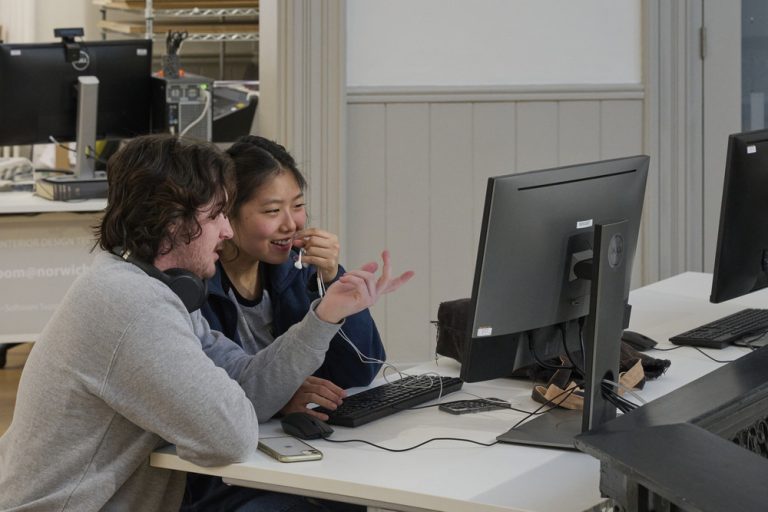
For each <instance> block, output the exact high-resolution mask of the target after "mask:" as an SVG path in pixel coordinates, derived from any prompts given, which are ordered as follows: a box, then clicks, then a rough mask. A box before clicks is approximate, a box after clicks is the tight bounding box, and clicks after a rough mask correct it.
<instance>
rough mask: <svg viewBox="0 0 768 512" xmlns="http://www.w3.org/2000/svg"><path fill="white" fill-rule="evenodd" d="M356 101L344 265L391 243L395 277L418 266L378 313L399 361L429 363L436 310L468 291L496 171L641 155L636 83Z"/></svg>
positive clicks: (392, 92)
mask: <svg viewBox="0 0 768 512" xmlns="http://www.w3.org/2000/svg"><path fill="white" fill-rule="evenodd" d="M348 101H349V107H348V109H349V115H348V145H347V147H348V179H347V198H348V206H347V219H348V221H347V233H346V237H345V242H346V248H347V253H346V255H344V256H343V258H342V259H343V261H344V262H346V264H347V265H348V266H355V265H358V264H361V263H364V262H366V261H370V260H371V259H375V258H377V257H378V254H377V252H376V250H377V248H381V249H383V248H385V247H386V248H388V249H389V250H390V251H391V252H392V255H393V263H394V267H395V271H396V272H397V271H403V270H406V269H411V270H414V271H416V276H415V278H414V279H413V281H412V282H411V283H409V284H408V285H407V286H406V287H404V288H402V289H401V290H399V291H398V292H397V293H396V294H393V295H391V296H389V297H387V298H385V299H384V300H383V301H382V302H380V303H379V304H378V305H377V306H375V308H374V310H373V315H374V318H375V319H376V322H377V325H378V326H379V329H380V330H381V331H382V336H383V339H384V340H385V345H386V347H387V351H388V355H389V360H391V361H395V362H418V361H424V360H425V359H428V358H429V357H431V356H432V355H433V354H434V346H435V342H434V340H435V329H434V327H433V326H432V325H431V324H430V323H429V321H430V320H435V319H436V317H437V307H438V305H439V303H440V302H442V301H445V300H451V299H456V298H461V297H468V296H469V295H470V294H471V287H472V279H473V268H474V264H475V258H476V252H477V241H478V237H479V229H480V223H481V216H482V206H483V200H484V194H485V185H486V179H487V178H488V177H489V176H493V175H498V174H505V173H509V172H520V171H525V170H532V169H538V168H547V167H553V166H558V165H565V164H571V163H578V162H586V161H592V160H600V159H606V158H612V157H618V156H627V155H631V154H639V153H642V151H643V93H642V88H641V87H640V86H638V85H626V86H624V85H618V86H604V87H594V88H590V87H589V86H578V87H577V86H571V87H569V86H554V87H540V88H536V89H521V88H509V87H508V88H494V89H479V88H474V89H468V88H451V89H432V90H429V89H426V88H425V89H418V90H417V89H411V90H406V89H403V88H387V89H377V90H374V89H370V88H368V89H363V88H358V89H350V90H349V96H348ZM641 236H642V234H641ZM641 243H642V242H641ZM641 254H642V251H640V250H638V256H637V259H636V265H635V274H634V276H633V279H634V283H635V284H639V281H640V270H641V267H642V261H641V257H640V255H641Z"/></svg>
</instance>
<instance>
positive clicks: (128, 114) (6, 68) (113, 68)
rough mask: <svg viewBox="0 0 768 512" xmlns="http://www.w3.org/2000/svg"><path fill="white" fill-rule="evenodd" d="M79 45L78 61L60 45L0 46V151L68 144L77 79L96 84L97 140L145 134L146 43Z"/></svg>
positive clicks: (148, 43) (74, 114)
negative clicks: (12, 147)
mask: <svg viewBox="0 0 768 512" xmlns="http://www.w3.org/2000/svg"><path fill="white" fill-rule="evenodd" d="M79 44H80V54H81V60H80V61H78V62H67V61H66V59H65V50H64V46H63V45H62V43H40V44H37V43H27V44H10V43H9V44H0V121H2V122H0V146H9V145H17V144H18V145H22V144H38V143H49V142H50V137H51V136H53V137H54V138H55V139H56V140H58V141H61V142H65V141H74V140H75V138H76V121H77V90H76V84H77V80H78V77H79V76H95V77H96V78H98V80H99V87H98V116H97V123H96V135H97V138H99V139H105V138H127V137H134V136H136V135H141V134H145V133H149V129H150V105H151V102H150V93H151V82H150V76H151V65H152V64H151V63H152V42H151V41H150V40H145V39H140V40H121V41H90V42H89V41H82V42H80V43H79Z"/></svg>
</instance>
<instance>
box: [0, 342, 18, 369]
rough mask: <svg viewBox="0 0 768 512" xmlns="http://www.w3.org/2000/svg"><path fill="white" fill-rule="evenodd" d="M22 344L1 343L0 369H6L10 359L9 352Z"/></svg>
mask: <svg viewBox="0 0 768 512" xmlns="http://www.w3.org/2000/svg"><path fill="white" fill-rule="evenodd" d="M16 345H21V343H0V368H5V362H6V360H7V357H8V350H10V349H12V348H13V347H15V346H16Z"/></svg>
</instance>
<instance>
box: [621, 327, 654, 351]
mask: <svg viewBox="0 0 768 512" xmlns="http://www.w3.org/2000/svg"><path fill="white" fill-rule="evenodd" d="M621 341H626V342H627V343H628V344H629V346H630V347H632V348H633V349H635V350H639V351H641V352H642V351H644V350H649V349H652V348H653V347H655V346H656V341H655V340H652V339H651V338H649V337H648V336H646V335H644V334H640V333H639V332H635V331H624V333H623V334H622V335H621Z"/></svg>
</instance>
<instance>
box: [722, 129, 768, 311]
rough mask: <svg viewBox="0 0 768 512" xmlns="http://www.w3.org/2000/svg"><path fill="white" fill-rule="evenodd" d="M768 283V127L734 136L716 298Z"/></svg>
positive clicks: (726, 182) (727, 168) (727, 167)
mask: <svg viewBox="0 0 768 512" xmlns="http://www.w3.org/2000/svg"><path fill="white" fill-rule="evenodd" d="M766 286H768V130H760V131H753V132H746V133H736V134H733V135H731V136H730V137H728V156H727V159H726V164H725V179H724V183H723V200H722V203H721V207H720V227H719V230H718V234H717V252H716V253H715V269H714V275H713V279H712V293H711V295H710V301H711V302H716V303H717V302H723V301H726V300H729V299H733V298H736V297H739V296H741V295H744V294H747V293H750V292H753V291H756V290H760V289H762V288H765V287H766Z"/></svg>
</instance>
